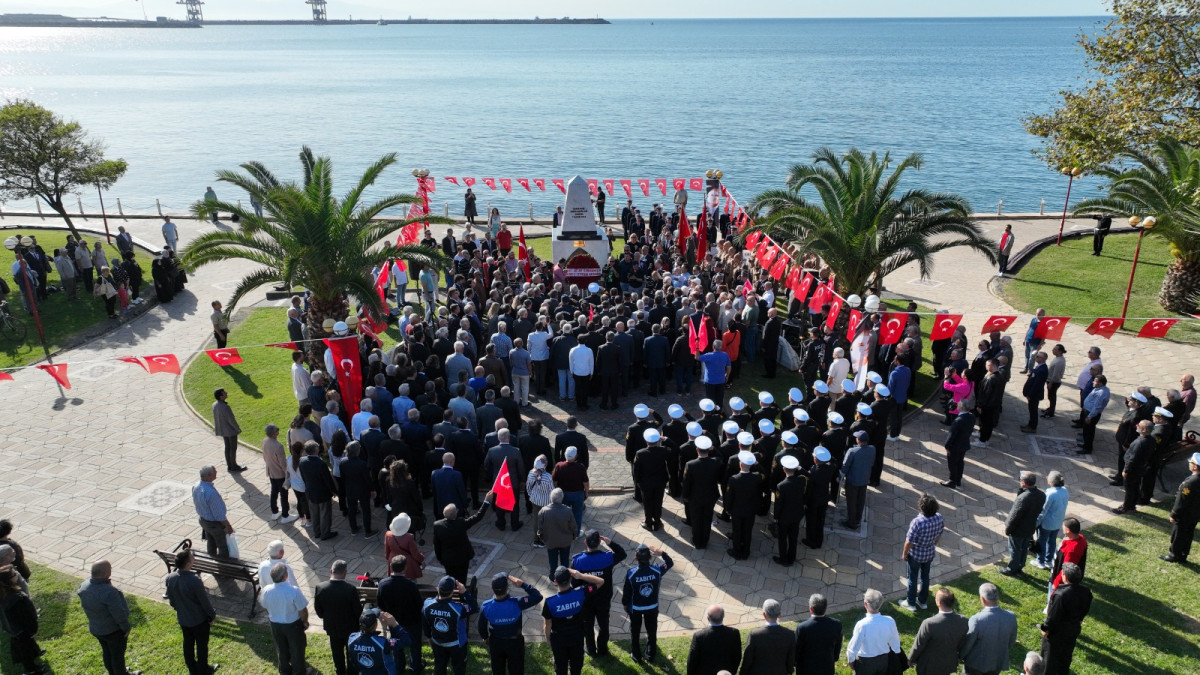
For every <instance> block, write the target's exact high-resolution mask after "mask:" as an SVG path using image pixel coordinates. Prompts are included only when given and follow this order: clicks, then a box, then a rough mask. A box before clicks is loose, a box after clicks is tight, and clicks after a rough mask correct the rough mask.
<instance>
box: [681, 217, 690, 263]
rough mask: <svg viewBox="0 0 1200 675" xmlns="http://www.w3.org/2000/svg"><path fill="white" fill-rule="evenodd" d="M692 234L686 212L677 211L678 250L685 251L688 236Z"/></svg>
mask: <svg viewBox="0 0 1200 675" xmlns="http://www.w3.org/2000/svg"><path fill="white" fill-rule="evenodd" d="M690 236H692V228H691V227H689V226H688V219H687V214H686V213H684V212H683V211H680V212H679V251H680V253H683V252H685V251H687V240H688V237H690Z"/></svg>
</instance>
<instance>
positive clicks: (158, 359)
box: [146, 354, 179, 375]
mask: <svg viewBox="0 0 1200 675" xmlns="http://www.w3.org/2000/svg"><path fill="white" fill-rule="evenodd" d="M146 366H147V369H148V370H149V372H150V373H151V374H153V373H171V374H172V375H178V374H179V359H177V358H175V355H174V354H155V355H154V356H147V357H146Z"/></svg>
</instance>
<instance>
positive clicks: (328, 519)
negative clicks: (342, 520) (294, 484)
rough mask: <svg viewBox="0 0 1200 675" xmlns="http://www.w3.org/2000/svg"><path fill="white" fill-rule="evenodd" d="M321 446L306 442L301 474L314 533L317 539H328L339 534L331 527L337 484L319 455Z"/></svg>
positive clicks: (301, 462) (301, 461)
mask: <svg viewBox="0 0 1200 675" xmlns="http://www.w3.org/2000/svg"><path fill="white" fill-rule="evenodd" d="M320 451H321V446H320V445H317V442H316V441H308V442H306V443H305V444H304V459H302V460H300V475H301V476H302V477H303V478H304V489H305V496H306V497H308V508H309V511H310V513H311V515H310V519H311V520H312V535H313V537H314V538H315V539H319V540H321V541H327V540H329V539H333V538H334V537H336V536H337V532H335V531H333V530H332V529H331V527H332V524H333V495H334V493H335V492H337V486H335V485H334V484H333V474H332V473H330V472H329V465H327V464H326V463H325V460H323V459H321V458H320V456H318V454H317V453H318V452H320Z"/></svg>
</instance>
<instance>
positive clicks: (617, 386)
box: [592, 331, 629, 410]
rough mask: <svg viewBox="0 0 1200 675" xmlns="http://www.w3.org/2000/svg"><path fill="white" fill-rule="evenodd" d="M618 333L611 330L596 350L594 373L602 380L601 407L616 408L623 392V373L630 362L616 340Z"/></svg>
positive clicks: (605, 408) (606, 408)
mask: <svg viewBox="0 0 1200 675" xmlns="http://www.w3.org/2000/svg"><path fill="white" fill-rule="evenodd" d="M616 336H617V334H616V333H614V332H612V331H609V332H608V334H607V335H605V336H604V344H603V345H601V346H600V348H599V349H597V350H596V366H595V370H594V371H593V373H592V374H593V375H594V376H596V377H597V378H598V379H599V380H600V409H601V410H616V409H617V396H618V395H620V393H621V373H622V371H624V370H625V369H626V368H628V367H629V364H627V363H625V362H624V357H623V355H622V354H621V348H620V347H619V346H617V344H616V342H614V340H615V339H616Z"/></svg>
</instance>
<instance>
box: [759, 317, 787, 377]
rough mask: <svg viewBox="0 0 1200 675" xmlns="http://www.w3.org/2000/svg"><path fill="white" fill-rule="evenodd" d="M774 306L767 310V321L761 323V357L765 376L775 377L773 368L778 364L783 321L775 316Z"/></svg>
mask: <svg viewBox="0 0 1200 675" xmlns="http://www.w3.org/2000/svg"><path fill="white" fill-rule="evenodd" d="M777 314H778V310H776V309H775V308H774V307H772V308H771V309H768V310H767V323H766V324H764V325H763V339H762V347H761V348H762V357H763V374H764V376H765V377H767V378H773V377H775V369H776V367H777V366H778V365H779V362H778V357H779V335H780V332H781V331H782V330H783V321H782V320H781V319H780V318H779V317H778V316H777Z"/></svg>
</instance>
